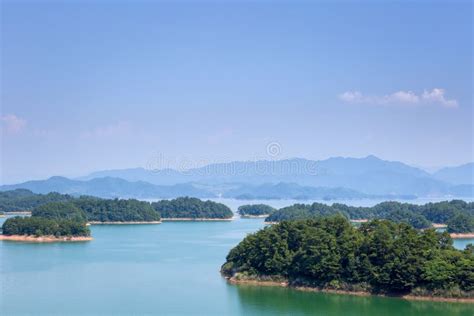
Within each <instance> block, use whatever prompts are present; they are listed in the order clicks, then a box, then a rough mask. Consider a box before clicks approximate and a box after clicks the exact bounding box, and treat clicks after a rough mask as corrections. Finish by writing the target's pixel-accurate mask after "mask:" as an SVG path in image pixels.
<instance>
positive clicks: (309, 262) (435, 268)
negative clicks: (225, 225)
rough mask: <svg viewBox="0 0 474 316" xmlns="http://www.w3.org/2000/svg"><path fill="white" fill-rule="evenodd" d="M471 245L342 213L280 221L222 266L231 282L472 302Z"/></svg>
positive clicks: (247, 241)
mask: <svg viewBox="0 0 474 316" xmlns="http://www.w3.org/2000/svg"><path fill="white" fill-rule="evenodd" d="M473 267H474V247H473V246H472V245H468V246H467V247H466V249H465V250H463V251H460V250H456V249H455V248H454V247H453V242H452V239H451V238H450V237H449V234H448V233H447V232H444V233H439V232H436V231H435V230H434V229H426V230H418V229H415V228H413V227H412V226H410V225H408V224H406V223H394V222H391V221H388V220H373V221H370V222H367V223H362V224H361V226H360V227H358V228H356V227H354V226H353V225H351V224H350V223H349V221H348V220H347V219H346V218H345V217H344V216H341V215H336V216H330V217H322V218H318V219H309V220H295V221H283V222H281V223H279V224H276V225H272V226H267V227H265V228H264V229H261V230H260V231H258V232H256V233H254V234H250V235H248V236H247V237H245V239H243V240H242V241H241V242H240V243H239V244H238V245H237V246H236V247H234V248H233V249H232V250H231V251H230V252H229V254H228V255H227V258H226V262H225V263H224V264H223V265H222V267H221V273H222V275H223V276H224V277H226V278H227V279H228V281H229V282H231V283H237V284H240V283H245V284H257V285H276V286H287V287H292V288H296V289H303V290H312V291H328V292H337V293H348V294H357V295H386V296H397V297H403V298H415V299H433V300H453V301H466V302H471V303H472V302H474V271H473Z"/></svg>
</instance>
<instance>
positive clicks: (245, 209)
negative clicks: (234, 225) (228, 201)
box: [238, 204, 276, 217]
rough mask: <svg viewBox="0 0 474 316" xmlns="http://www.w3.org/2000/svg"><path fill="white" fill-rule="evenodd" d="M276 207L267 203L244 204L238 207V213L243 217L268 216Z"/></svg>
mask: <svg viewBox="0 0 474 316" xmlns="http://www.w3.org/2000/svg"><path fill="white" fill-rule="evenodd" d="M275 211H276V209H274V208H273V207H271V206H269V205H266V204H250V205H242V206H239V208H238V213H239V214H240V215H241V216H242V217H267V216H268V215H270V214H271V213H273V212H275Z"/></svg>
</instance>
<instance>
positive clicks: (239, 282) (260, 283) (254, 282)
mask: <svg viewBox="0 0 474 316" xmlns="http://www.w3.org/2000/svg"><path fill="white" fill-rule="evenodd" d="M225 279H226V280H227V282H229V283H230V284H234V285H250V286H278V287H286V288H289V289H294V290H298V291H307V292H323V293H332V294H344V295H353V296H379V297H394V298H400V299H406V300H415V301H433V302H453V303H474V298H453V297H436V296H416V295H411V294H408V295H402V296H390V295H384V294H373V293H370V292H366V291H348V290H334V289H324V288H316V287H307V286H291V285H290V284H289V283H288V281H282V282H278V281H260V280H255V279H245V280H239V279H236V278H235V277H225Z"/></svg>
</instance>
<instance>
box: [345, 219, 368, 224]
mask: <svg viewBox="0 0 474 316" xmlns="http://www.w3.org/2000/svg"><path fill="white" fill-rule="evenodd" d="M368 221H369V220H368V219H367V218H363V219H350V220H349V222H351V223H367V222H368Z"/></svg>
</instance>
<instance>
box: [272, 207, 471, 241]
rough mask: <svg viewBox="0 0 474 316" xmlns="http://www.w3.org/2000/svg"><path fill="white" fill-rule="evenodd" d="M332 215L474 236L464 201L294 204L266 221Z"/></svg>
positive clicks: (467, 208) (469, 209)
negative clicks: (436, 227)
mask: <svg viewBox="0 0 474 316" xmlns="http://www.w3.org/2000/svg"><path fill="white" fill-rule="evenodd" d="M332 215H342V216H344V217H346V218H348V219H351V220H362V219H368V220H370V219H388V220H391V221H393V222H395V223H407V224H410V225H411V226H413V227H414V228H418V229H426V228H430V227H432V226H433V224H446V225H447V231H448V232H449V233H453V234H455V233H456V234H459V233H463V234H465V233H474V203H473V202H470V203H467V202H464V201H461V200H453V201H449V202H448V201H444V202H438V203H427V204H424V205H416V204H409V203H400V202H382V203H379V204H377V205H375V206H373V207H356V206H348V205H344V204H339V203H334V204H332V205H326V204H322V203H313V204H294V205H292V206H288V207H284V208H281V209H279V210H277V211H275V212H273V213H272V214H271V215H270V216H268V217H267V218H266V219H265V221H267V222H281V221H287V220H301V219H311V218H318V217H322V216H332Z"/></svg>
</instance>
